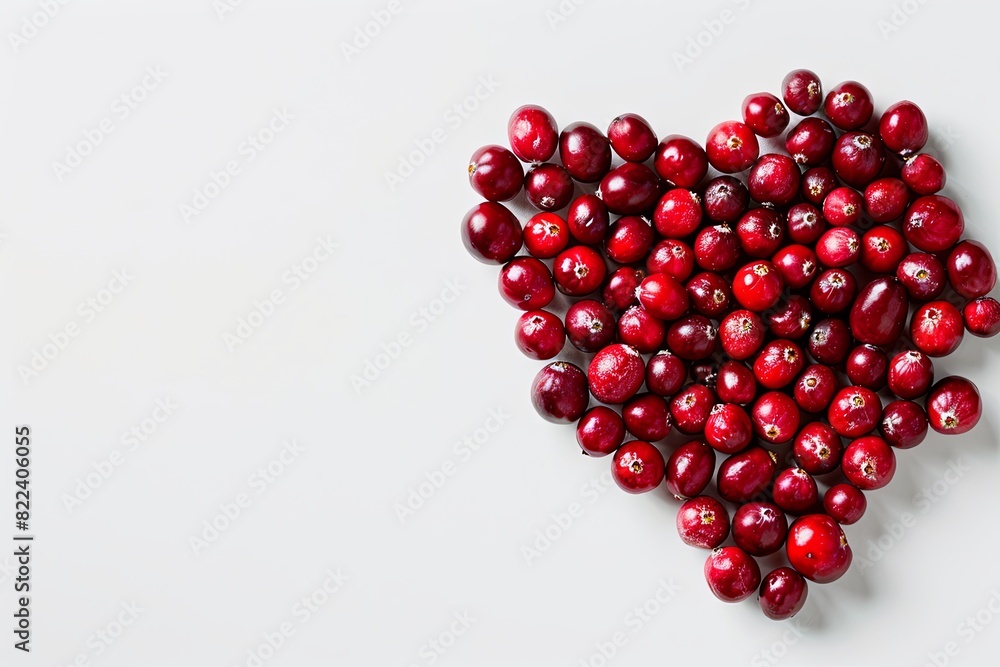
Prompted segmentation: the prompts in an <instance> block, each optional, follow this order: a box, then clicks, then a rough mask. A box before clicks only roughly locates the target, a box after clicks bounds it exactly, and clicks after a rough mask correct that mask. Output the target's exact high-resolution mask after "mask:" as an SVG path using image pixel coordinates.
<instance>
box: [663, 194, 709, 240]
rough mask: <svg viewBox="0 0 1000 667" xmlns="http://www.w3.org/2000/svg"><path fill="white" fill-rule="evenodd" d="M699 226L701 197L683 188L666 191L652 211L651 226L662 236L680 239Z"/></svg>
mask: <svg viewBox="0 0 1000 667" xmlns="http://www.w3.org/2000/svg"><path fill="white" fill-rule="evenodd" d="M700 224H701V197H699V196H698V195H696V194H695V193H694V192H691V191H690V190H685V189H684V188H674V189H673V190H668V191H667V192H666V193H665V194H664V195H663V196H662V197H661V198H660V201H659V202H658V203H657V204H656V209H655V210H654V211H653V226H655V227H656V231H658V232H659V233H660V234H662V235H663V236H665V237H667V238H670V239H682V238H684V237H685V236H690V235H691V234H693V233H694V230H696V229H698V225H700Z"/></svg>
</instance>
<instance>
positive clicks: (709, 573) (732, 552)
mask: <svg viewBox="0 0 1000 667" xmlns="http://www.w3.org/2000/svg"><path fill="white" fill-rule="evenodd" d="M705 580H706V581H708V588H709V590H711V591H712V594H713V595H715V597H717V598H719V599H720V600H722V601H723V602H739V601H741V600H745V599H747V598H748V597H750V596H751V595H753V594H754V592H755V591H756V590H757V587H758V586H759V585H760V566H759V565H757V561H755V560H754V559H753V556H751V555H749V554H748V553H747V552H745V551H743V550H742V549H740V548H739V547H721V548H719V549H715V550H714V551H712V553H711V554H710V555H709V557H708V560H706V561H705Z"/></svg>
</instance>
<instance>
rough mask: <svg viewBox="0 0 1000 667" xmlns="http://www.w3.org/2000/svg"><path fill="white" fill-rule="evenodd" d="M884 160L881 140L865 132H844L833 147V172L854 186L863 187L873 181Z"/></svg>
mask: <svg viewBox="0 0 1000 667" xmlns="http://www.w3.org/2000/svg"><path fill="white" fill-rule="evenodd" d="M884 162H885V149H883V148H882V142H881V141H879V140H878V138H877V137H873V136H872V135H870V134H867V133H865V132H845V133H844V134H842V135H840V138H839V139H837V143H836V144H834V147H833V170H834V172H836V174H837V176H839V177H840V179H841V180H842V181H844V183H847V184H848V185H850V186H851V187H854V188H863V187H865V186H866V185H868V184H869V183H871V182H872V181H874V180H875V178H876V177H878V175H879V172H880V171H882V164H883V163H884Z"/></svg>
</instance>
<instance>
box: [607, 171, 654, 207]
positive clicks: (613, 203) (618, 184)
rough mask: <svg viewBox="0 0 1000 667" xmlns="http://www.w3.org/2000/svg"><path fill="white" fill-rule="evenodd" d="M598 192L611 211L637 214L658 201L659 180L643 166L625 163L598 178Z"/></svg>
mask: <svg viewBox="0 0 1000 667" xmlns="http://www.w3.org/2000/svg"><path fill="white" fill-rule="evenodd" d="M598 192H600V193H601V195H600V196H601V198H602V199H603V200H604V203H605V204H607V205H608V210H609V211H611V212H612V213H618V214H621V215H636V214H638V213H643V212H645V211H648V210H649V209H651V208H652V207H653V204H655V203H656V202H657V201H658V200H659V198H660V179H659V177H658V176H657V175H656V174H655V173H653V170H652V169H650V168H649V167H647V166H646V165H644V164H639V163H638V162H626V163H625V164H622V165H619V166H617V167H615V168H614V169H612V170H611V171H609V172H608V173H607V175H606V176H605V177H604V178H603V179H601V186H600V189H599V190H598Z"/></svg>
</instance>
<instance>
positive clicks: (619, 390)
mask: <svg viewBox="0 0 1000 667" xmlns="http://www.w3.org/2000/svg"><path fill="white" fill-rule="evenodd" d="M645 377H646V365H645V364H644V363H643V361H642V356H640V355H639V352H638V351H637V350H636V349H635V348H634V347H631V346H629V345H622V344H621V343H614V344H612V345H608V346H607V347H606V348H604V349H603V350H601V351H600V352H598V353H597V354H595V355H594V358H593V359H592V360H591V361H590V366H589V368H588V369H587V380H588V382H589V383H590V391H591V393H592V394H593V395H594V398H596V399H597V400H599V401H600V402H601V403H611V404H614V403H624V402H625V401H627V400H628V399H630V398H632V397H633V396H635V394H636V392H638V391H639V387H641V386H642V382H643V380H644V379H645Z"/></svg>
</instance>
